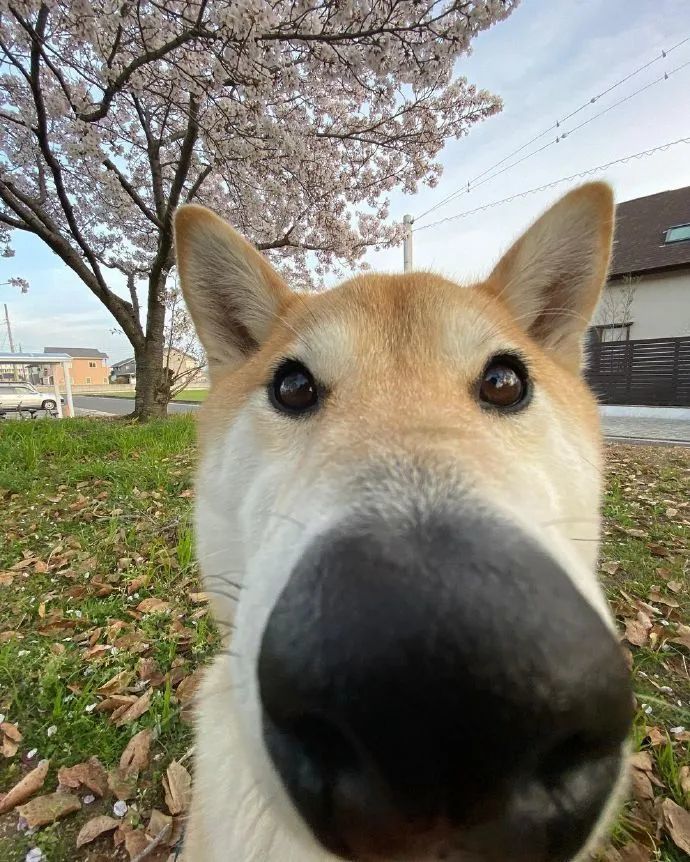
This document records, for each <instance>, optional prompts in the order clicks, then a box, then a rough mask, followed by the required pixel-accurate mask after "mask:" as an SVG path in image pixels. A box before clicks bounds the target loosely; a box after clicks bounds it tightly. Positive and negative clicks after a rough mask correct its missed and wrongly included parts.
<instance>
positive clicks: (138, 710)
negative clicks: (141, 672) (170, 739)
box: [113, 689, 151, 727]
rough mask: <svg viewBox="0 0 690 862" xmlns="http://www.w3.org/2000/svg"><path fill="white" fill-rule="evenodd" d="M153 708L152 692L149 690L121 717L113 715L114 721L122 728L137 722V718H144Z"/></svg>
mask: <svg viewBox="0 0 690 862" xmlns="http://www.w3.org/2000/svg"><path fill="white" fill-rule="evenodd" d="M150 706H151V690H150V689H149V690H148V691H147V692H146V694H142V696H141V697H140V698H139V699H138V700H136V701H135V702H134V703H133V704H132V705H131V706H130V707H128V708H127V709H126V711H125V712H123V713H122V714H121V715H117V716H116V714H115V713H113V721H114V722H115V724H116V725H117V726H118V727H122V725H123V724H129V723H130V722H131V721H135V720H136V719H137V718H139V717H140V716H142V715H143V714H144V713H145V712H147V711H148V709H149V708H150Z"/></svg>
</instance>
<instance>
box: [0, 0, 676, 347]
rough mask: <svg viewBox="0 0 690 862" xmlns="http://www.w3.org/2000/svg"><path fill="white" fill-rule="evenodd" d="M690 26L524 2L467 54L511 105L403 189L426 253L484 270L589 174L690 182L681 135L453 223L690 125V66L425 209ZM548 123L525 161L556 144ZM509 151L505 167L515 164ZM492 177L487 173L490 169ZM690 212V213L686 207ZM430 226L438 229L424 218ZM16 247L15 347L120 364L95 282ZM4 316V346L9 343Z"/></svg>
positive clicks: (661, 185)
mask: <svg viewBox="0 0 690 862" xmlns="http://www.w3.org/2000/svg"><path fill="white" fill-rule="evenodd" d="M686 37H690V0H655V2H654V3H650V2H649V0H523V2H522V4H521V5H520V6H519V7H518V9H517V11H516V12H514V13H513V14H512V15H511V16H510V17H509V18H508V20H507V21H504V22H502V23H501V24H498V25H496V26H495V27H493V28H492V29H491V30H489V31H488V32H485V33H483V34H481V35H480V36H479V37H478V38H477V39H476V40H475V42H474V43H473V46H474V47H473V53H472V55H471V56H469V57H465V58H461V59H460V60H459V62H458V64H457V73H458V74H460V75H464V76H466V77H467V78H468V80H469V81H471V82H473V83H474V84H476V85H477V86H479V87H484V88H486V89H489V90H491V91H492V92H494V93H497V94H498V95H500V96H501V98H502V99H503V103H504V108H503V111H502V112H501V113H500V114H498V115H497V116H495V117H492V118H489V119H488V120H486V121H485V122H483V123H481V124H479V125H476V126H474V127H473V128H472V130H471V131H470V133H469V135H468V136H467V137H465V138H463V139H462V140H460V141H450V142H449V143H448V144H447V146H446V147H445V149H444V151H443V153H442V155H441V161H442V163H443V166H444V172H443V176H442V178H441V181H440V183H439V185H438V186H437V187H436V188H435V189H428V188H426V187H422V188H421V189H420V191H419V193H418V194H417V195H414V196H407V195H403V194H402V193H396V194H394V195H393V197H392V205H391V214H392V216H393V217H394V218H396V219H399V218H401V217H402V215H403V214H405V213H410V214H411V215H412V216H414V217H415V218H416V222H415V233H414V234H413V246H414V265H415V267H419V268H423V269H433V270H436V271H438V272H440V273H442V274H443V275H446V276H448V277H450V278H454V279H456V280H458V281H460V282H467V281H471V280H476V279H477V278H481V277H482V275H485V274H486V273H487V272H488V271H489V270H490V269H491V267H492V265H493V263H495V261H496V260H497V258H498V257H499V256H500V254H501V252H502V251H504V250H505V249H506V248H507V247H508V245H509V244H510V243H511V241H512V240H513V239H515V238H516V237H517V236H518V235H519V234H520V232H521V231H522V230H523V229H524V228H525V227H527V226H528V225H529V223H530V222H531V221H532V220H533V219H534V218H535V217H536V216H538V215H539V213H540V212H541V211H542V210H543V209H545V208H546V207H547V206H548V205H549V204H550V203H552V202H553V201H554V200H556V199H557V198H558V197H559V196H560V195H562V194H564V193H565V192H566V191H567V190H568V189H569V188H572V187H573V186H574V185H576V184H577V183H578V182H585V181H586V180H587V179H606V180H607V181H609V182H610V183H612V185H613V187H614V190H615V193H616V197H617V199H618V200H629V199H631V198H635V197H639V196H641V195H647V194H652V193H654V192H657V191H663V190H664V189H670V188H678V187H681V186H685V185H690V144H678V145H676V146H674V147H671V148H669V149H668V150H667V151H665V152H659V153H656V154H654V155H652V156H649V157H647V158H642V159H635V160H632V161H630V162H628V163H626V164H620V165H617V166H613V167H611V168H609V169H607V170H604V171H599V172H597V173H595V174H593V175H592V176H591V177H586V178H582V179H580V180H577V179H575V180H571V181H570V182H564V183H561V184H560V185H557V186H555V187H554V188H551V189H549V190H546V191H542V192H538V193H535V194H530V195H527V196H524V197H519V198H517V199H516V200H514V201H513V202H511V203H506V204H502V205H499V206H495V207H492V208H490V209H487V210H484V211H481V212H477V213H474V214H471V215H466V216H464V217H462V218H457V219H453V220H449V221H445V222H443V223H441V224H436V225H433V226H432V223H434V222H436V221H437V220H438V219H444V218H448V217H451V216H455V215H456V214H458V213H464V212H467V211H469V210H474V209H477V208H479V207H483V206H485V205H486V204H491V203H493V202H496V201H501V200H503V199H504V198H507V197H510V196H512V195H517V194H521V193H522V192H525V191H528V190H530V189H533V188H536V187H538V186H541V185H544V184H547V183H551V182H553V181H554V180H557V179H560V178H562V177H568V176H572V175H574V174H577V173H579V172H581V171H587V170H589V169H590V168H592V167H595V166H597V165H603V164H605V163H607V162H611V161H614V160H617V159H620V158H622V157H624V156H627V155H630V154H633V153H638V152H641V151H643V150H647V149H651V148H654V147H657V146H659V145H662V144H666V143H668V142H670V141H675V140H677V139H679V138H689V137H690V64H689V65H687V66H685V68H683V69H681V70H679V71H677V72H675V73H673V74H669V77H668V79H667V80H662V81H661V82H660V83H656V84H653V85H652V86H650V87H649V88H648V89H647V90H645V92H642V93H640V94H639V95H635V96H632V98H630V99H629V100H627V101H626V102H624V103H623V104H621V105H619V106H617V107H612V108H611V110H609V111H608V112H607V113H606V114H605V115H604V116H602V117H600V118H598V119H594V120H592V122H591V123H588V124H587V125H586V126H585V127H584V128H582V129H580V130H578V131H573V132H572V134H568V135H567V136H566V138H565V139H564V140H562V141H561V142H560V143H558V144H552V145H551V146H548V147H547V148H546V149H544V150H543V151H542V152H540V153H538V154H536V155H534V156H531V157H529V158H527V159H525V160H524V161H523V162H521V164H519V165H516V166H515V167H511V168H509V169H508V170H506V171H504V172H502V173H501V174H500V175H498V176H496V177H495V178H493V179H490V180H488V181H487V182H484V183H482V185H481V186H477V187H476V188H474V189H472V190H471V191H470V192H469V193H467V192H465V191H463V192H462V193H461V194H460V195H459V196H458V197H457V198H455V199H454V200H452V201H450V202H449V203H448V204H447V205H445V206H443V207H440V208H438V209H435V210H434V212H432V213H429V214H428V215H427V216H425V217H424V218H420V217H419V216H420V215H421V214H422V213H423V212H424V211H425V210H427V209H429V208H430V207H432V206H435V205H436V204H437V203H438V202H439V201H440V200H442V199H443V198H445V197H446V196H447V195H449V194H451V193H452V192H454V191H456V190H457V189H459V188H460V189H463V188H465V187H466V185H467V182H468V180H472V179H473V178H475V177H477V175H478V174H482V173H483V172H484V171H486V170H487V168H490V167H491V166H492V165H494V164H495V163H496V162H498V161H499V160H502V159H504V158H505V157H506V156H507V155H509V154H510V153H511V152H512V151H514V150H515V149H517V148H518V147H521V146H522V145H523V144H525V143H526V142H527V141H529V140H531V139H532V138H534V137H535V136H537V135H539V134H540V133H542V132H544V131H546V130H547V129H550V128H551V127H552V126H553V125H554V124H555V123H556V121H558V120H560V119H561V118H563V117H565V116H566V115H567V114H569V113H570V112H571V111H573V110H575V109H576V108H578V107H580V106H581V105H583V104H584V103H586V102H588V101H589V100H590V99H591V98H592V97H593V96H596V95H598V94H599V93H602V92H603V91H604V90H606V89H607V88H608V87H610V86H611V85H613V84H615V83H616V82H617V81H619V80H620V79H621V78H623V77H625V76H626V75H628V74H629V73H630V72H632V71H634V70H635V69H637V68H639V67H640V66H642V65H643V64H644V63H647V62H648V61H650V60H654V58H656V57H659V56H660V54H661V52H662V50H666V51H667V52H668V51H669V49H671V48H672V47H673V46H674V45H676V44H677V43H678V42H680V41H681V40H683V39H684V38H686ZM689 61H690V41H687V42H686V43H685V44H684V45H681V46H680V47H678V48H676V49H675V50H673V51H670V53H668V56H667V57H666V58H665V59H662V60H659V61H657V62H655V63H653V64H652V65H651V66H650V67H649V68H648V69H646V70H645V71H643V72H641V73H640V74H637V75H635V76H634V77H632V78H631V79H630V80H629V81H627V82H626V83H625V84H622V85H621V86H619V87H617V88H616V89H615V90H613V92H611V93H610V94H608V95H607V96H604V97H602V98H601V99H600V100H598V101H597V102H596V103H595V104H590V105H588V107H587V109H586V110H582V111H581V112H580V113H578V114H577V116H576V117H573V118H572V120H570V121H567V122H565V123H563V125H562V126H561V127H560V128H559V130H558V131H559V132H561V131H570V130H571V129H573V127H574V126H575V125H578V124H579V123H581V122H582V121H583V120H586V119H588V118H590V117H592V116H593V115H594V114H596V113H598V112H600V111H602V110H603V109H605V108H607V107H609V106H611V105H613V103H615V102H616V101H618V100H620V99H622V98H624V97H626V96H628V95H630V94H632V93H633V92H634V91H635V90H637V89H639V88H641V87H644V86H645V85H646V84H649V83H651V82H652V81H654V79H656V78H659V77H661V76H663V75H664V73H671V72H672V70H673V69H675V68H676V67H677V66H681V65H682V64H684V63H688V62H689ZM555 137H556V131H555V130H552V131H549V132H548V134H545V135H544V136H543V137H541V138H539V140H538V141H537V142H535V144H533V145H532V146H531V147H527V148H526V149H524V150H523V151H521V152H520V153H519V154H518V155H517V156H515V159H518V158H521V157H522V156H524V155H526V154H528V153H531V152H532V150H534V149H537V148H538V147H541V146H543V145H544V144H548V143H549V142H551V141H553V140H554V139H555ZM512 161H513V160H512V159H510V160H508V161H507V162H505V163H504V164H503V165H501V167H505V166H506V165H510V164H511V162H512ZM487 176H489V174H487ZM688 219H689V220H690V212H689V213H688ZM424 225H429V227H428V228H427V229H422V228H423V227H424ZM14 247H15V250H16V255H15V257H14V258H11V259H0V283H2V282H3V281H6V280H7V279H8V278H9V277H11V276H23V277H24V278H26V279H28V281H29V283H30V285H31V288H30V291H29V293H28V294H24V295H20V294H19V292H18V291H17V290H15V289H13V288H11V287H9V286H0V302H6V303H7V304H8V307H9V311H10V317H11V321H12V330H13V335H14V340H15V347H17V346H18V345H19V344H21V346H22V348H23V349H24V350H42V349H43V347H44V346H48V345H50V346H61V347H66V346H70V347H98V348H99V349H101V350H104V351H105V352H106V353H107V354H108V356H109V358H110V361H111V362H117V361H119V360H120V359H122V358H124V357H126V356H129V355H131V348H130V346H129V342H128V341H127V339H126V338H125V337H124V336H123V335H122V334H120V333H118V332H117V331H116V323H115V321H114V320H113V319H112V317H111V316H110V315H109V314H108V312H107V311H106V309H105V308H104V307H103V306H102V305H101V304H100V303H99V302H98V300H97V299H96V298H95V297H93V296H92V295H91V294H90V292H89V290H88V288H86V287H85V286H84V285H83V284H81V283H80V282H79V280H78V279H77V278H76V277H75V276H74V275H73V274H72V273H71V271H70V270H68V269H67V268H66V267H65V266H64V265H63V264H62V263H61V262H60V261H59V259H58V258H56V257H55V256H54V255H53V254H52V252H50V250H49V249H47V248H46V247H45V246H43V245H42V244H41V242H40V241H39V240H37V239H35V238H33V237H31V236H28V235H21V236H16V237H15V243H14ZM368 261H369V262H370V263H371V265H372V266H373V267H374V268H375V269H378V270H385V271H399V270H401V269H402V263H403V255H402V248H399V249H387V250H384V251H380V252H373V251H372V252H370V253H369V255H368ZM2 320H3V318H0V351H2V350H7V349H8V347H7V340H6V333H5V332H4V328H3V326H2Z"/></svg>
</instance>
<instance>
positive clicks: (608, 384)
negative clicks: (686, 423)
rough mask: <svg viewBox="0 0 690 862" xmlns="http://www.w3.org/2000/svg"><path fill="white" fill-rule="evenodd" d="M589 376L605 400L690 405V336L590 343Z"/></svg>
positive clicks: (610, 401)
mask: <svg viewBox="0 0 690 862" xmlns="http://www.w3.org/2000/svg"><path fill="white" fill-rule="evenodd" d="M587 379H588V381H589V384H590V386H591V387H592V389H593V390H594V391H595V392H596V394H597V395H598V396H599V400H600V401H601V402H602V403H603V404H648V405H653V406H664V407H690V336H685V337H682V338H654V339H640V340H638V341H605V342H596V341H595V342H594V343H590V345H589V363H588V369H587Z"/></svg>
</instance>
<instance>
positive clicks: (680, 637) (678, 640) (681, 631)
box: [669, 626, 690, 649]
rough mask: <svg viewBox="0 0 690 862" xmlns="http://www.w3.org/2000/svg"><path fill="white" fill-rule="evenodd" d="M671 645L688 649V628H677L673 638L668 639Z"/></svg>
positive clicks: (689, 629)
mask: <svg viewBox="0 0 690 862" xmlns="http://www.w3.org/2000/svg"><path fill="white" fill-rule="evenodd" d="M669 640H670V641H671V643H673V644H680V645H681V646H684V647H687V648H688V649H690V626H678V631H677V632H676V635H675V637H672V638H669Z"/></svg>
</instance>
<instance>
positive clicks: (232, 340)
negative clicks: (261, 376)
mask: <svg viewBox="0 0 690 862" xmlns="http://www.w3.org/2000/svg"><path fill="white" fill-rule="evenodd" d="M175 250H176V255H177V268H178V272H179V274H180V283H181V285H182V292H183V294H184V298H185V302H186V303H187V307H188V308H189V312H190V314H191V315H192V320H193V321H194V325H195V327H196V331H197V333H198V335H199V339H200V340H201V343H202V344H203V346H204V349H205V350H206V355H207V356H208V361H209V366H210V367H213V366H214V365H237V364H238V363H240V362H242V361H243V360H244V359H246V358H247V357H248V356H249V355H251V353H252V352H253V351H254V350H256V349H257V348H258V346H259V345H260V344H261V342H262V341H264V339H265V338H266V337H267V336H268V333H269V332H270V329H271V327H272V325H273V324H274V323H275V321H276V319H277V318H278V317H279V312H280V309H281V307H282V306H283V305H285V304H286V303H287V301H288V299H289V297H290V290H289V288H288V287H287V286H286V285H285V283H284V281H283V280H282V279H281V277H280V276H279V275H278V273H277V272H276V271H275V270H274V269H273V267H272V266H271V265H270V264H269V263H268V261H267V260H266V258H265V257H264V256H263V255H262V254H260V253H259V252H258V251H257V250H256V249H255V248H254V247H253V246H252V245H251V244H250V243H248V242H247V241H246V240H245V239H243V238H242V237H241V236H240V235H239V234H238V233H237V232H236V231H234V230H233V229H232V228H231V227H230V225H228V224H227V223H226V222H224V221H223V219H221V218H219V217H218V216H217V215H215V214H214V213H212V212H211V211H210V210H208V209H206V208H205V207H202V206H197V205H196V204H188V205H186V206H183V207H180V209H178V211H177V213H176V214H175Z"/></svg>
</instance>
